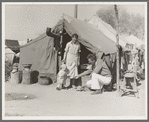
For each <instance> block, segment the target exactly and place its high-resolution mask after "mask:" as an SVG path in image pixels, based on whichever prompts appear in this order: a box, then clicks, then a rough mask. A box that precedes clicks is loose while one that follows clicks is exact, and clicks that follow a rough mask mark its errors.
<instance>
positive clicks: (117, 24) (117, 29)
mask: <svg viewBox="0 0 149 122" xmlns="http://www.w3.org/2000/svg"><path fill="white" fill-rule="evenodd" d="M114 8H115V16H116V40H117V45H119V18H118V10H117V5H114ZM116 83H117V91H118V92H119V90H120V80H119V48H117V82H116Z"/></svg>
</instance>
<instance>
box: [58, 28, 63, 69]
mask: <svg viewBox="0 0 149 122" xmlns="http://www.w3.org/2000/svg"><path fill="white" fill-rule="evenodd" d="M60 34H61V35H60V47H59V48H60V51H61V48H62V43H63V34H62V31H60ZM61 53H62V52H59V56H58V64H59V70H60V66H61V63H62V62H61V60H62V57H61V56H62V55H61Z"/></svg>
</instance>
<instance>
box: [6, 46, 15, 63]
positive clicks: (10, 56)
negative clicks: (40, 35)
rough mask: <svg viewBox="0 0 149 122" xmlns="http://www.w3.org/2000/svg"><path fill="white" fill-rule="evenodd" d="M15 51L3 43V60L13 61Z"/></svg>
mask: <svg viewBox="0 0 149 122" xmlns="http://www.w3.org/2000/svg"><path fill="white" fill-rule="evenodd" d="M14 56H15V53H14V52H13V51H12V50H11V49H10V48H8V47H7V46H6V45H5V61H8V62H10V63H11V64H12V63H13V60H14Z"/></svg>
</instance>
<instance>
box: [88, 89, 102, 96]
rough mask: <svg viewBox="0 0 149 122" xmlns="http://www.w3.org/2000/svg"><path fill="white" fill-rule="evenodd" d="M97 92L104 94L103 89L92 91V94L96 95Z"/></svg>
mask: <svg viewBox="0 0 149 122" xmlns="http://www.w3.org/2000/svg"><path fill="white" fill-rule="evenodd" d="M96 94H102V90H101V89H98V90H96V91H94V92H93V93H91V95H96Z"/></svg>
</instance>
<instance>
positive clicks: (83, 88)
mask: <svg viewBox="0 0 149 122" xmlns="http://www.w3.org/2000/svg"><path fill="white" fill-rule="evenodd" d="M77 91H80V92H81V91H86V90H85V87H84V86H82V87H81V88H80V89H79V90H77Z"/></svg>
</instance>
